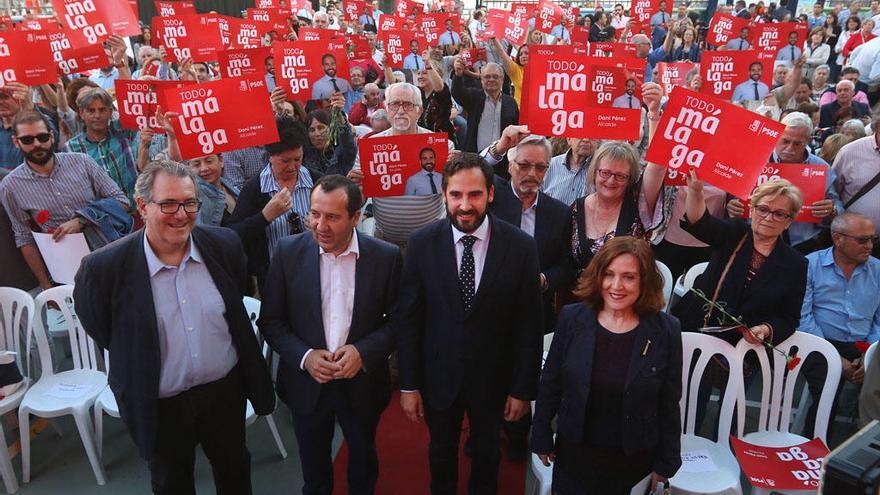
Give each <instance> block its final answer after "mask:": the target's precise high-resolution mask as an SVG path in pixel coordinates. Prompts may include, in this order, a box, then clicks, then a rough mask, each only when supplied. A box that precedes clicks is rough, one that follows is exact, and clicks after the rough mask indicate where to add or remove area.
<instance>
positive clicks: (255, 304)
mask: <svg viewBox="0 0 880 495" xmlns="http://www.w3.org/2000/svg"><path fill="white" fill-rule="evenodd" d="M242 301H243V302H244V309H245V311H247V315H248V318H250V320H251V325H252V326H253V327H254V335H256V336H257V343H259V344H260V351H261V352H262V353H263V358H265V359H266V363H267V364H268V365H269V369H272V359H273V355H272V354H273V353H272V349H270V348H269V343H268V342H266V339H264V338H263V334H261V333H260V329H259V328H258V327H257V319H259V318H260V300H259V299H254V298H253V297H249V296H244V298H243V299H242Z"/></svg>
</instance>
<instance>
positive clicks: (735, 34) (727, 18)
mask: <svg viewBox="0 0 880 495" xmlns="http://www.w3.org/2000/svg"><path fill="white" fill-rule="evenodd" d="M747 27H749V20H748V19H743V18H742V17H737V16H734V15H727V14H722V13H719V12H716V13H715V15H714V16H712V22H711V23H709V33H708V34H707V35H706V43H708V44H710V45H715V46H724V45H726V44H727V42H728V41H730V40H732V39H736V38H739V33H740V31H742V30H743V28H747ZM750 34H751V33H750ZM749 43H751V39H749Z"/></svg>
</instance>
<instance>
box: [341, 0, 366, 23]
mask: <svg viewBox="0 0 880 495" xmlns="http://www.w3.org/2000/svg"><path fill="white" fill-rule="evenodd" d="M344 14H345V20H346V21H348V22H358V19H360V17H361V16H362V15H368V16H370V17H372V16H373V5H372V4H371V3H369V2H366V1H364V0H345V12H344Z"/></svg>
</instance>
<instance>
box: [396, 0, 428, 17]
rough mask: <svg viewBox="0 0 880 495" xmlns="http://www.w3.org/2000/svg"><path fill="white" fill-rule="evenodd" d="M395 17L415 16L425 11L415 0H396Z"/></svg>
mask: <svg viewBox="0 0 880 495" xmlns="http://www.w3.org/2000/svg"><path fill="white" fill-rule="evenodd" d="M395 12H397V17H411V18H413V19H415V18H416V17H418V16H420V15H422V14H423V13H424V12H425V6H424V5H423V4H421V3H420V2H417V1H416V0H397V9H396V10H395Z"/></svg>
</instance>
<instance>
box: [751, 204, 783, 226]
mask: <svg viewBox="0 0 880 495" xmlns="http://www.w3.org/2000/svg"><path fill="white" fill-rule="evenodd" d="M754 210H755V213H757V214H758V216H759V217H761V218H767V216H768V215H772V216H773V220H776V221H777V222H784V221H786V220H788V219H790V218H791V214H789V213H788V212H785V211H782V210H771V209H770V208H768V207H767V206H766V205H757V206H755V207H754Z"/></svg>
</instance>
